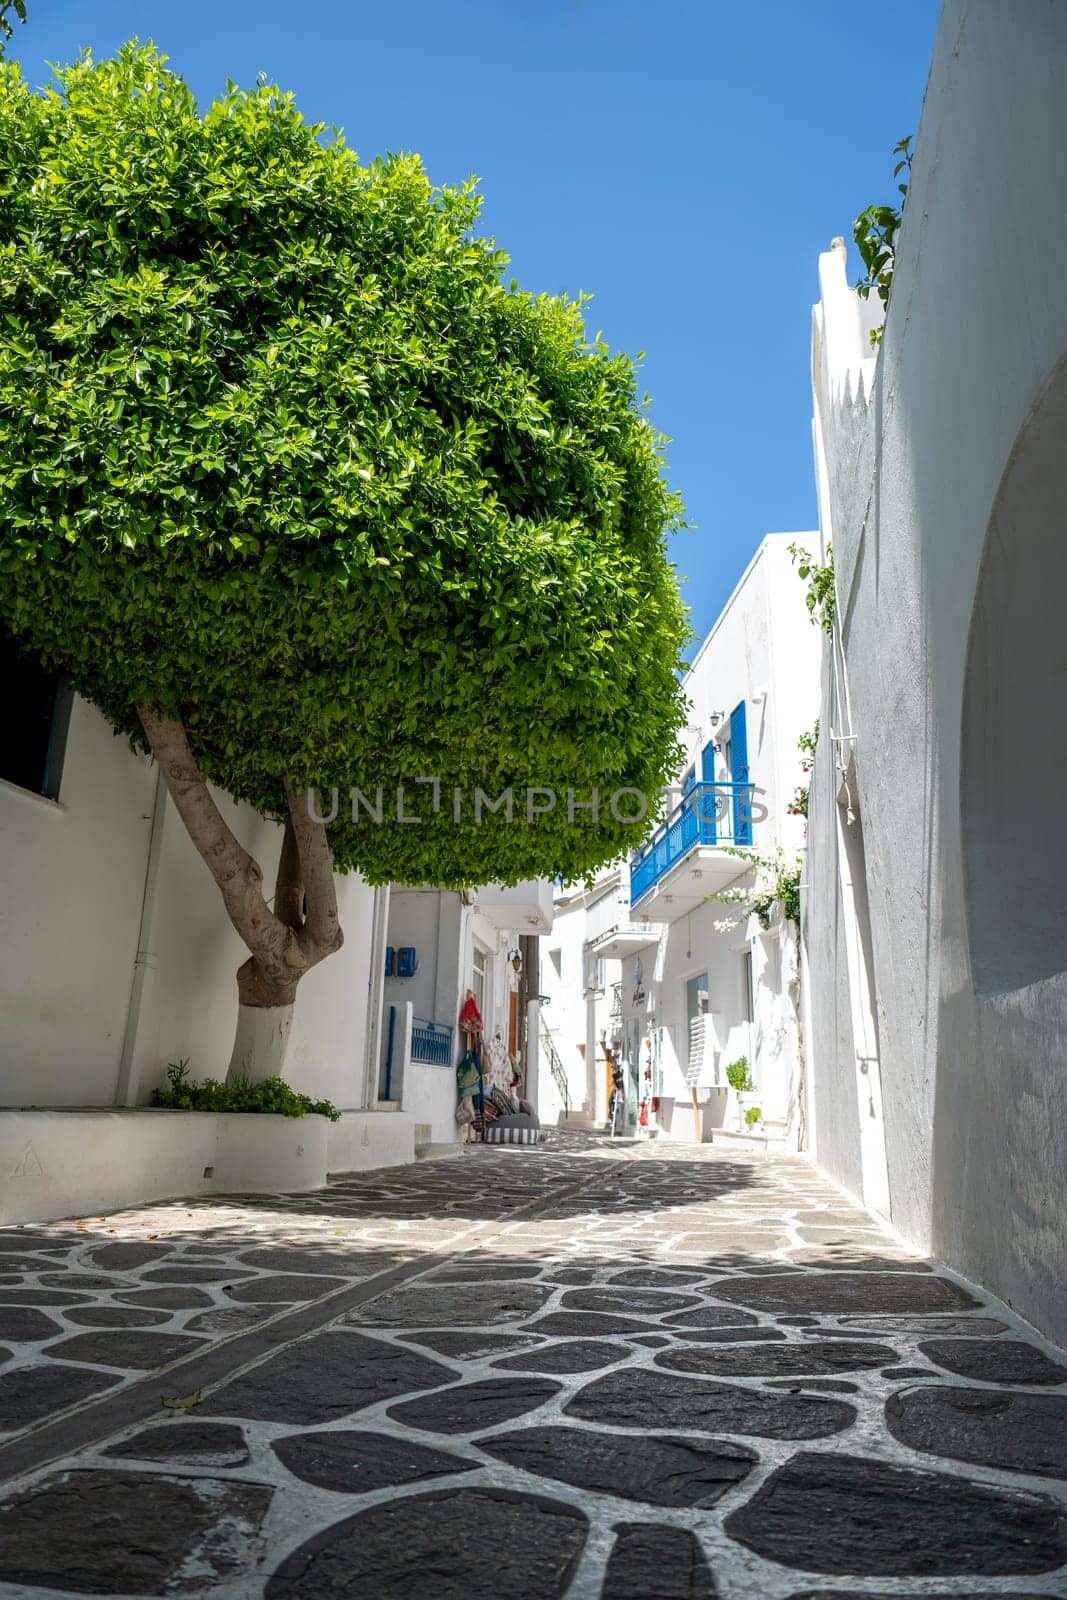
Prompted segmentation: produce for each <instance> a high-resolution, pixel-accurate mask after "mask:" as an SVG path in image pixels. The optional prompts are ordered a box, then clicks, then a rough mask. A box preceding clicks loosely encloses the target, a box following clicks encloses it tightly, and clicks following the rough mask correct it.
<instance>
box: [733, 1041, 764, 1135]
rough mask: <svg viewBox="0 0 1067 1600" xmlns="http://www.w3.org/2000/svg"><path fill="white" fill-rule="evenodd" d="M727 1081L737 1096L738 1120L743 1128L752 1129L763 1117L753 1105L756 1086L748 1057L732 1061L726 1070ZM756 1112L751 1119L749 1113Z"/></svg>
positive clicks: (739, 1057) (740, 1057)
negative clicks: (749, 1068) (749, 1067)
mask: <svg viewBox="0 0 1067 1600" xmlns="http://www.w3.org/2000/svg"><path fill="white" fill-rule="evenodd" d="M726 1081H727V1083H728V1084H729V1085H730V1088H731V1089H733V1091H734V1093H735V1094H736V1095H737V1105H738V1118H739V1121H740V1124H741V1126H742V1128H745V1127H748V1128H751V1126H752V1125H753V1123H755V1122H757V1121H758V1120H759V1118H760V1116H761V1115H762V1113H761V1112H760V1110H759V1107H758V1106H754V1105H753V1103H752V1096H753V1095H754V1094H755V1093H756V1085H755V1083H754V1082H753V1081H752V1074H751V1073H750V1072H749V1070H748V1057H747V1056H738V1058H737V1060H736V1061H731V1062H730V1065H729V1066H728V1067H727V1069H726ZM752 1110H755V1112H756V1116H755V1117H751V1116H750V1115H749V1112H750V1111H752Z"/></svg>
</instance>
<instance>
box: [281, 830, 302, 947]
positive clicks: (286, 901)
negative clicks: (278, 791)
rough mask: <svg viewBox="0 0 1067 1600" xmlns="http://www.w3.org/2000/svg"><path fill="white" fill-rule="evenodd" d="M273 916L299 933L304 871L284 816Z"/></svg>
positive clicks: (293, 837)
mask: <svg viewBox="0 0 1067 1600" xmlns="http://www.w3.org/2000/svg"><path fill="white" fill-rule="evenodd" d="M274 915H275V916H276V917H277V918H278V920H279V922H284V923H285V926H286V927H287V928H292V929H293V931H294V933H299V932H300V929H301V928H302V927H303V926H304V869H303V867H302V866H301V864H300V851H299V849H298V848H297V842H296V834H295V832H294V831H293V819H292V817H291V816H290V814H289V813H288V812H286V814H285V832H284V833H283V835H282V853H281V855H280V856H279V858H278V875H277V877H276V878H275V880H274Z"/></svg>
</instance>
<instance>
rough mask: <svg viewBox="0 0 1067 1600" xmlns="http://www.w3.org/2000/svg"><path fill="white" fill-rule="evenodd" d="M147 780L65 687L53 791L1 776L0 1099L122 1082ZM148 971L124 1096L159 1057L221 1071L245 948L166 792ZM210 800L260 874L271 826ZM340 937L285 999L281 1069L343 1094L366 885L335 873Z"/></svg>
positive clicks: (357, 1081)
mask: <svg viewBox="0 0 1067 1600" xmlns="http://www.w3.org/2000/svg"><path fill="white" fill-rule="evenodd" d="M155 794H156V772H155V768H154V767H152V766H151V765H150V763H149V762H148V761H147V760H145V759H143V758H142V757H139V756H135V755H134V754H133V753H132V752H131V751H130V750H129V748H128V746H127V744H126V743H125V741H124V740H122V739H118V738H116V737H115V736H114V735H113V734H112V732H111V730H110V729H109V727H108V726H107V724H106V723H105V721H104V719H103V718H102V717H101V716H100V714H99V712H97V711H95V710H94V709H93V708H92V707H91V706H89V705H87V704H86V703H85V702H84V701H81V700H76V701H75V703H74V707H73V710H72V714H71V723H70V732H69V737H68V742H67V748H66V758H65V761H64V765H63V778H62V784H61V788H60V795H59V802H58V804H54V803H52V802H50V801H48V800H44V799H41V798H39V797H37V796H35V795H31V794H28V793H26V792H25V791H22V790H18V789H15V788H13V787H12V786H11V785H9V784H0V885H2V892H0V951H2V953H3V960H2V961H0V1105H7V1106H19V1105H23V1106H25V1105H36V1106H46V1107H47V1106H52V1107H55V1106H108V1105H114V1104H117V1103H124V1100H125V1099H126V1098H127V1097H126V1096H125V1095H124V1094H123V1090H122V1086H121V1085H120V1065H121V1062H122V1056H123V1042H124V1039H125V1038H126V1035H127V1027H128V1020H129V1016H130V1002H131V994H132V991H133V978H134V963H135V958H136V955H137V950H138V933H139V927H140V921H141V909H142V903H143V900H144V890H145V881H146V868H147V865H148V855H149V838H150V833H151V827H152V812H153V804H154V800H155ZM163 804H164V807H165V811H164V817H163V823H162V835H161V841H160V852H159V866H158V880H157V888H156V895H155V901H154V911H153V915H152V918H151V921H150V925H149V927H148V929H147V933H146V945H145V951H146V954H147V961H146V963H145V972H144V984H143V991H142V995H141V1005H140V1014H139V1017H138V1018H137V1028H136V1037H135V1042H134V1046H133V1048H132V1050H131V1051H130V1052H129V1062H128V1073H127V1078H128V1082H129V1085H130V1089H129V1095H128V1099H129V1103H140V1104H143V1103H144V1102H146V1101H147V1100H148V1098H149V1096H150V1094H151V1090H152V1089H153V1088H154V1087H155V1086H156V1085H157V1084H160V1083H161V1082H162V1081H163V1078H164V1074H165V1069H166V1065H167V1062H168V1061H174V1060H178V1059H180V1058H182V1057H188V1059H189V1064H190V1070H191V1071H192V1072H193V1073H194V1075H196V1076H201V1077H203V1076H221V1075H223V1074H224V1073H225V1071H226V1067H227V1064H228V1061H229V1055H230V1048H231V1045H232V1042H233V1030H234V1025H235V1020H236V1015H237V986H236V980H235V974H236V970H237V968H238V966H239V965H240V964H241V962H242V961H243V960H244V959H245V956H246V954H247V952H246V951H245V949H244V946H243V945H242V944H241V941H240V940H239V939H238V937H237V935H236V934H235V933H234V932H233V930H232V929H231V927H230V925H229V923H228V921H227V919H226V915H225V911H224V909H223V906H222V902H221V899H220V897H219V893H218V890H217V889H216V887H215V885H214V883H213V882H212V880H211V877H210V875H209V873H208V871H207V868H206V867H205V866H204V864H203V862H202V861H201V860H200V858H199V856H198V855H197V853H196V851H195V849H194V848H193V845H192V843H191V842H190V840H189V838H188V836H187V834H186V832H185V829H184V827H183V826H182V824H181V821H180V819H179V818H178V816H177V813H176V812H175V811H174V809H173V807H172V805H171V803H170V801H169V799H166V798H164V801H163ZM220 804H221V806H222V810H223V813H224V815H225V816H226V818H227V820H228V821H229V823H230V825H231V826H232V827H233V828H234V831H235V832H236V833H237V834H238V836H239V837H240V838H241V840H242V842H243V843H244V844H245V845H246V846H247V847H248V848H249V849H250V850H251V851H252V853H253V854H254V855H255V856H256V857H257V859H258V860H259V862H260V865H261V866H262V867H263V871H264V876H265V878H266V880H267V881H268V882H270V881H271V879H272V876H273V872H274V867H275V864H276V860H277V851H278V847H279V843H280V838H281V830H280V829H279V828H278V827H277V826H276V825H274V824H272V823H266V822H263V821H262V820H261V819H260V818H258V817H257V816H256V815H255V814H254V813H253V812H252V811H251V810H250V809H249V808H248V807H236V806H233V805H232V804H230V803H229V802H228V801H226V800H221V801H220ZM339 892H340V906H341V916H342V925H343V927H344V931H345V944H344V947H343V949H342V950H341V951H340V952H339V953H337V954H336V955H333V956H331V957H330V958H329V959H328V960H327V961H326V962H324V963H323V964H322V966H321V967H319V968H318V969H316V970H315V971H313V972H312V973H311V974H309V976H308V977H307V978H306V979H305V980H304V982H303V983H302V984H301V986H300V990H299V993H298V997H297V1010H296V1022H295V1026H294V1035H293V1046H292V1054H291V1058H290V1063H289V1068H288V1069H287V1076H288V1078H289V1081H290V1082H291V1083H292V1084H293V1086H294V1087H295V1088H298V1089H302V1090H305V1091H306V1092H308V1093H311V1094H314V1095H317V1096H318V1095H323V1096H326V1097H328V1098H330V1099H332V1100H334V1101H335V1102H336V1103H337V1104H338V1105H341V1106H344V1107H353V1106H358V1105H360V1104H361V1098H360V1097H361V1095H362V1084H363V1076H362V1074H363V1063H364V1058H365V1050H366V1023H367V999H368V984H369V978H370V969H371V953H372V952H371V941H370V922H371V910H372V905H373V891H371V890H369V889H368V888H367V887H366V885H364V884H363V883H362V882H361V881H360V880H359V879H358V878H349V879H344V880H342V881H341V883H340V891H339Z"/></svg>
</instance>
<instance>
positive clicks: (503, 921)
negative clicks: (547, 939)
mask: <svg viewBox="0 0 1067 1600" xmlns="http://www.w3.org/2000/svg"><path fill="white" fill-rule="evenodd" d="M474 899H475V903H476V905H477V907H478V910H479V911H480V912H481V913H482V915H483V916H484V917H485V918H486V919H487V920H488V921H489V922H491V923H492V924H493V926H494V928H497V929H499V931H500V932H501V933H516V934H519V933H550V932H551V931H552V884H551V883H550V881H549V880H548V879H547V878H533V879H530V880H529V881H527V882H525V883H516V884H514V885H513V886H512V887H511V888H509V889H504V888H501V887H500V885H499V884H486V885H484V886H483V887H482V888H481V889H476V890H475V894H474Z"/></svg>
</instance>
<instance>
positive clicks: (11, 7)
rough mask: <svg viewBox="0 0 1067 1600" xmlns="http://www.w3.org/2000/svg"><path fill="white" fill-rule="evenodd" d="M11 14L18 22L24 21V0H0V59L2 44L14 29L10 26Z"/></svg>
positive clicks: (0, 56) (0, 58)
mask: <svg viewBox="0 0 1067 1600" xmlns="http://www.w3.org/2000/svg"><path fill="white" fill-rule="evenodd" d="M12 15H14V16H15V18H16V20H17V21H19V22H25V21H26V0H0V60H2V59H3V55H4V46H5V45H6V43H7V41H8V40H9V39H10V38H11V35H12V34H13V33H14V31H15V30H14V28H13V27H12V26H11V17H12Z"/></svg>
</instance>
